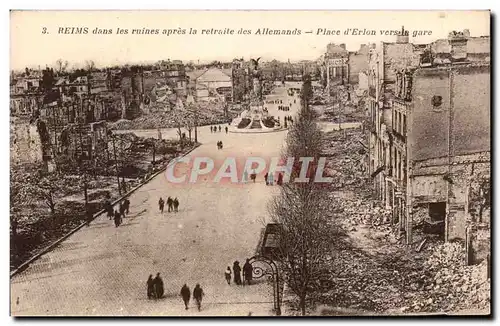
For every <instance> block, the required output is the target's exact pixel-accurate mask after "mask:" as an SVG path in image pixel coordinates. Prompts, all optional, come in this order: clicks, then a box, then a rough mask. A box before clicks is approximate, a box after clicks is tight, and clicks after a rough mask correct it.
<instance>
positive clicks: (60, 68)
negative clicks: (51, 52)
mask: <svg viewBox="0 0 500 326" xmlns="http://www.w3.org/2000/svg"><path fill="white" fill-rule="evenodd" d="M68 66H69V62H68V61H67V60H64V61H63V59H58V60H57V61H56V69H57V73H58V74H59V75H60V74H62V73H64V72H66V69H68Z"/></svg>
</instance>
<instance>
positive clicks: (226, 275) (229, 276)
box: [224, 266, 231, 285]
mask: <svg viewBox="0 0 500 326" xmlns="http://www.w3.org/2000/svg"><path fill="white" fill-rule="evenodd" d="M224 276H225V277H226V282H227V284H229V285H231V268H230V267H229V266H227V269H226V271H225V272H224Z"/></svg>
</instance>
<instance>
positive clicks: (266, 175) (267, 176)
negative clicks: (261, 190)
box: [264, 172, 269, 186]
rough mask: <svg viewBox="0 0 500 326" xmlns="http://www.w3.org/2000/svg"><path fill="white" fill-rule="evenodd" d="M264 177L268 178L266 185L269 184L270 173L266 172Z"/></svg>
mask: <svg viewBox="0 0 500 326" xmlns="http://www.w3.org/2000/svg"><path fill="white" fill-rule="evenodd" d="M264 179H266V186H269V173H267V172H266V174H265V175H264Z"/></svg>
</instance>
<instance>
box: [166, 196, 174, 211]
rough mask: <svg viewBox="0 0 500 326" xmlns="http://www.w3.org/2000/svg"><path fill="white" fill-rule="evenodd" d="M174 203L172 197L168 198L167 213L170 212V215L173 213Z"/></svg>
mask: <svg viewBox="0 0 500 326" xmlns="http://www.w3.org/2000/svg"><path fill="white" fill-rule="evenodd" d="M172 203H173V200H172V198H171V197H170V196H168V198H167V206H168V210H167V212H169V213H170V212H171V211H172Z"/></svg>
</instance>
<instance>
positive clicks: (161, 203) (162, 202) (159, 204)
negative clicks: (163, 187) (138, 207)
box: [158, 197, 165, 213]
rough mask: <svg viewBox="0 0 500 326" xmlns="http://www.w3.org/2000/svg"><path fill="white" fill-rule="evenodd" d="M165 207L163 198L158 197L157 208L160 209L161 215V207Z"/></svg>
mask: <svg viewBox="0 0 500 326" xmlns="http://www.w3.org/2000/svg"><path fill="white" fill-rule="evenodd" d="M164 206H165V201H164V200H163V198H161V197H160V200H159V201H158V207H159V208H160V212H162V213H163V207H164Z"/></svg>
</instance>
